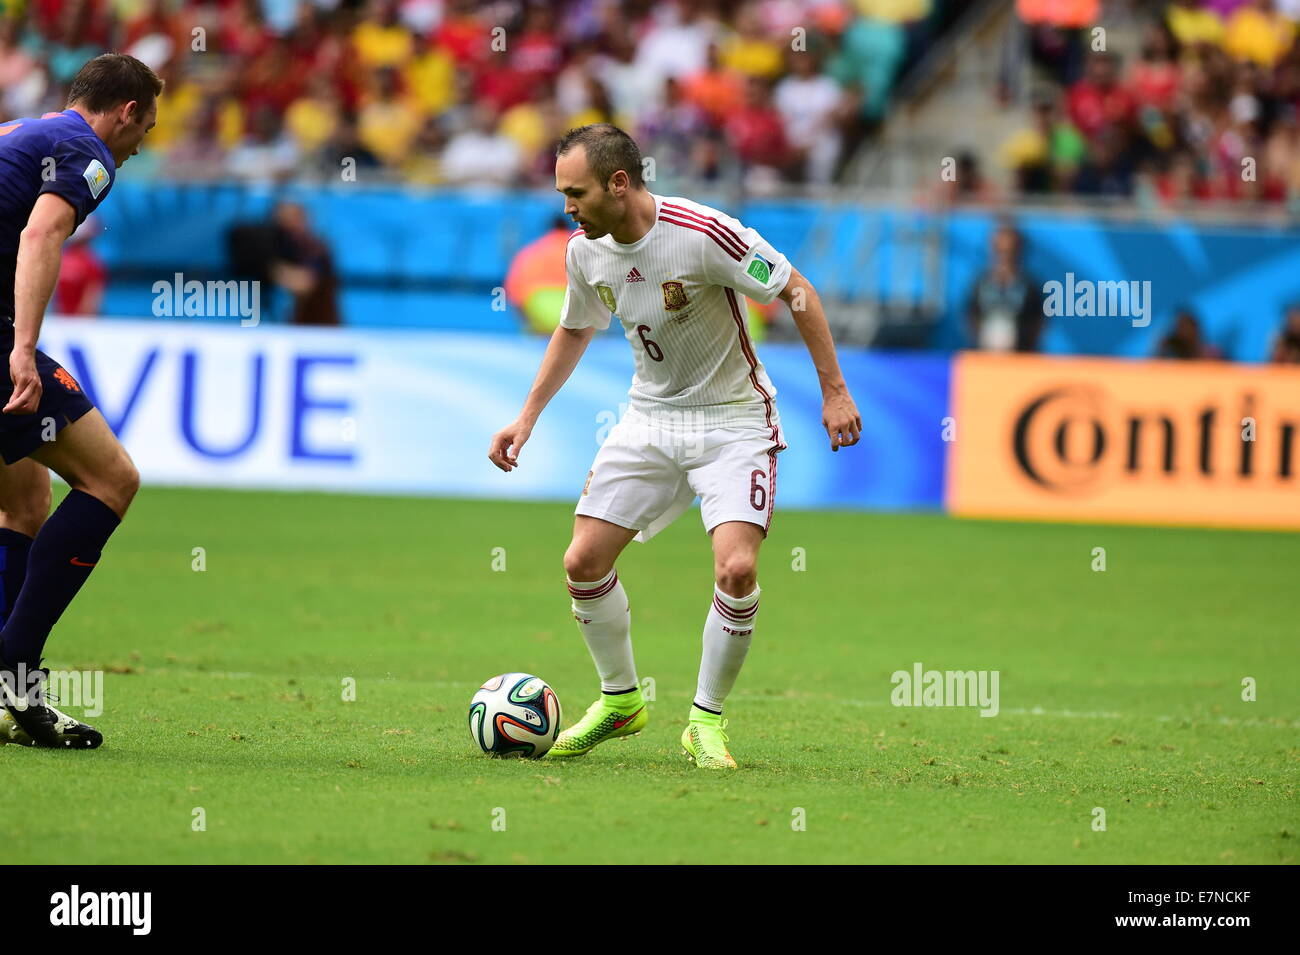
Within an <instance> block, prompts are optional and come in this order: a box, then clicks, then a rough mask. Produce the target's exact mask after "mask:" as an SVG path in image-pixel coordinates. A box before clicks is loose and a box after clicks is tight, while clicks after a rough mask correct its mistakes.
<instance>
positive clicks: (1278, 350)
mask: <svg viewBox="0 0 1300 955" xmlns="http://www.w3.org/2000/svg"><path fill="white" fill-rule="evenodd" d="M1272 360H1273V361H1274V362H1275V363H1277V364H1282V365H1297V364H1300V305H1292V306H1290V307H1289V308H1287V310H1286V317H1285V318H1284V319H1283V320H1282V330H1281V332H1279V333H1278V336H1277V340H1276V341H1275V342H1274V343H1273V356H1272Z"/></svg>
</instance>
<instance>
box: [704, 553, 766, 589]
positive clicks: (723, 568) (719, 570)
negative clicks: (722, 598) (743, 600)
mask: <svg viewBox="0 0 1300 955" xmlns="http://www.w3.org/2000/svg"><path fill="white" fill-rule="evenodd" d="M714 572H715V575H716V577H717V581H718V589H719V590H721V591H722V592H723V593H725V594H727V595H728V596H731V597H748V596H749V595H750V594H752V593H753V592H754V587H755V585H756V584H757V583H758V565H757V563H756V562H755V561H754V559H753V558H751V557H750V556H749V555H747V554H740V555H735V556H729V557H725V558H723V559H721V560H719V561H718V562H717V566H716V568H715V571H714Z"/></svg>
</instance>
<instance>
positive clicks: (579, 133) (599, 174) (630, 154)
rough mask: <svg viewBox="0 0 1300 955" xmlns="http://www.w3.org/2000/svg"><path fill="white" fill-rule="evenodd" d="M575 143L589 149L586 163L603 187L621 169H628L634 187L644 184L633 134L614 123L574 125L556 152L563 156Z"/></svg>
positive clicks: (638, 150) (629, 178) (629, 179)
mask: <svg viewBox="0 0 1300 955" xmlns="http://www.w3.org/2000/svg"><path fill="white" fill-rule="evenodd" d="M574 146H581V147H582V148H583V149H585V150H586V152H587V165H588V166H589V167H591V171H592V173H593V174H594V175H595V177H596V178H597V179H598V180H600V185H601V188H604V189H608V188H609V179H610V177H611V176H613V175H614V173H616V172H618V171H619V170H620V169H622V170H623V171H624V172H626V173H627V178H628V181H629V182H630V183H631V184H632V188H633V189H640V188H642V187H643V186H644V185H645V180H643V179H642V178H641V150H640V149H638V148H637V145H636V143H635V142H634V141H633V139H632V137H631V136H629V135H628V134H627V133H625V132H623V130H621V129H619V128H618V127H617V126H615V125H613V124H611V123H592V124H591V125H589V126H579V127H578V128H577V129H571V130H569V131H568V132H567V133H565V134H564V136H563V137H561V139H560V142H559V144H558V145H557V146H556V147H555V155H557V156H563V155H564V154H565V153H567V152H568V151H569V150H570V149H572V148H573V147H574Z"/></svg>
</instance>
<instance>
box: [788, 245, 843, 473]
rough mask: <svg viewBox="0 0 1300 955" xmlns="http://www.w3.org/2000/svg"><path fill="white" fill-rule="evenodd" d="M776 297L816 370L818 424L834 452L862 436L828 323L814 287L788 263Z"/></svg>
mask: <svg viewBox="0 0 1300 955" xmlns="http://www.w3.org/2000/svg"><path fill="white" fill-rule="evenodd" d="M778 298H780V299H781V300H782V301H783V302H785V303H786V304H787V305H789V306H790V314H791V315H792V316H793V317H794V323H795V326H796V327H797V328H798V329H799V334H800V335H802V336H803V340H804V344H805V345H807V346H808V354H810V355H811V356H812V360H813V366H814V367H816V369H817V378H818V380H819V381H820V382H821V387H822V424H823V425H824V426H825V428H826V433H827V435H829V436H830V439H831V450H832V451H838V450H839V449H840V448H847V447H849V446H850V445H854V444H857V443H858V439H859V437H861V435H862V417H861V416H860V415H859V414H858V406H857V405H856V404H854V403H853V396H852V395H850V394H849V386H848V384H847V383H846V382H845V381H844V374H843V373H842V372H841V371H840V362H839V359H838V358H836V357H835V342H834V341H833V340H832V339H831V329H830V325H829V324H828V323H827V321H826V312H825V311H824V310H823V309H822V300H821V298H820V297H819V296H818V295H817V290H816V289H815V288H813V286H812V283H811V282H809V281H808V280H807V279H806V278H804V277H803V276H802V275H801V274H799V270H798V269H796V268H795V267H794V266H793V265H791V266H790V279H789V281H787V282H786V283H785V288H784V289H782V290H781V293H780V294H779V295H778Z"/></svg>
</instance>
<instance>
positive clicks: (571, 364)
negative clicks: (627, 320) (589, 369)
mask: <svg viewBox="0 0 1300 955" xmlns="http://www.w3.org/2000/svg"><path fill="white" fill-rule="evenodd" d="M595 333H596V330H595V329H594V328H591V327H587V328H565V327H564V326H563V325H561V326H560V327H559V328H557V329H556V330H555V333H554V334H552V335H551V343H550V344H549V345H547V346H546V355H545V356H543V358H542V367H541V368H540V369H538V372H537V378H536V379H535V380H534V381H533V387H532V388H531V389H530V390H529V392H528V400H527V401H525V402H524V408H523V410H522V411H521V412H519V417H518V418H516V419H515V420H514V423H512V424H509V425H506V427H504V428H502V429H501V430H500V431H498V432H497V433H496V434H494V435H493V436H492V449H491V450H490V451H489V452H488V458H489V460H491V462H492V463H493V464H495V465H496V466H497V467H499V468H500V469H501V470H502V471H512V470H514V469H515V468H517V467H518V466H519V449H520V448H522V447H523V446H524V442H525V441H527V440H528V436H529V435H531V434H532V433H533V425H535V424H537V419H538V418H539V417H541V414H542V409H543V408H545V407H546V405H547V404H548V403H549V402H550V400H551V399H552V398H554V397H555V393H556V392H557V391H559V390H560V388H561V386H563V384H564V383H565V382H566V381H568V380H569V375H571V374H573V369H574V368H576V367H578V359H580V358H581V357H582V353H583V352H585V351H586V350H587V343H588V342H590V341H591V337H592V335H594V334H595Z"/></svg>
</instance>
